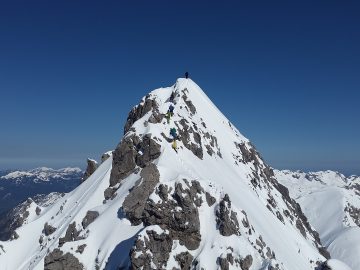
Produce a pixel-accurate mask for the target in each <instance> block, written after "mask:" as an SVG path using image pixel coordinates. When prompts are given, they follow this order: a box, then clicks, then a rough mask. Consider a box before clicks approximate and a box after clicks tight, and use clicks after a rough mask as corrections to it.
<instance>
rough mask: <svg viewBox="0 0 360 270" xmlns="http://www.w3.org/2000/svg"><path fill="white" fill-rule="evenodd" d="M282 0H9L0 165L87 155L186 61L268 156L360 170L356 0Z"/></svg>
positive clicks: (4, 15)
mask: <svg viewBox="0 0 360 270" xmlns="http://www.w3.org/2000/svg"><path fill="white" fill-rule="evenodd" d="M225 2H226V3H225ZM275 2H276V3H273V1H263V2H260V1H155V0H154V1H48V0H44V1H36V0H35V1H27V0H24V1H17V0H14V1H3V2H2V3H1V8H0V93H1V98H0V168H1V169H4V168H14V167H21V168H28V167H34V166H40V165H45V166H53V167H61V166H65V165H66V166H67V165H69V166H73V165H78V166H85V161H86V158H87V157H94V158H99V156H100V155H101V153H102V152H104V151H107V150H110V149H113V148H114V147H115V146H116V144H117V143H118V142H119V140H120V138H121V136H122V132H123V125H124V122H125V119H126V117H127V113H128V111H129V110H130V109H131V107H132V106H133V105H135V104H137V103H138V101H139V100H140V98H141V97H142V96H143V95H145V94H146V93H147V92H149V91H150V90H152V89H154V88H158V87H161V86H170V85H172V84H173V83H174V82H175V80H176V78H177V77H180V76H182V74H183V73H184V71H186V70H187V71H189V72H190V74H191V76H192V78H193V80H194V81H195V82H197V83H198V84H199V85H200V86H201V87H202V88H203V89H204V90H205V91H206V93H207V94H208V95H209V97H210V98H211V99H212V100H213V101H214V103H215V104H216V105H217V106H218V107H219V108H220V109H221V110H222V111H223V112H224V114H225V115H226V116H227V117H228V118H229V119H230V120H231V121H232V122H233V123H234V124H235V125H236V126H237V127H238V128H239V130H240V131H241V132H242V133H243V134H244V135H245V136H247V137H248V138H249V139H250V140H251V141H252V142H253V143H254V144H255V145H256V147H257V149H258V150H259V151H260V152H261V154H262V156H263V157H264V159H265V160H266V161H267V162H268V163H269V164H270V165H272V166H274V167H277V168H290V169H303V170H305V171H306V170H320V169H334V170H339V171H341V172H343V173H345V174H350V173H356V174H360V166H359V164H360V140H359V138H360V124H359V123H360V121H359V116H360V106H359V101H360V94H359V90H360V52H359V51H360V16H359V14H360V5H359V4H358V3H357V1H346V2H344V1H308V2H303V1H301V3H300V1H275ZM290 2H291V3H290Z"/></svg>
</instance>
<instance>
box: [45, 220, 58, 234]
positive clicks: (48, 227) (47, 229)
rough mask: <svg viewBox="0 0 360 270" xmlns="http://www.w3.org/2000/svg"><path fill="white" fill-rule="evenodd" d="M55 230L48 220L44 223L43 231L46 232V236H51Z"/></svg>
mask: <svg viewBox="0 0 360 270" xmlns="http://www.w3.org/2000/svg"><path fill="white" fill-rule="evenodd" d="M55 231H56V228H55V227H53V226H51V225H49V224H48V223H47V222H46V223H45V224H44V229H43V233H44V234H45V236H49V235H51V234H53V233H54V232H55Z"/></svg>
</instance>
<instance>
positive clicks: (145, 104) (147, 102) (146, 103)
mask: <svg viewBox="0 0 360 270" xmlns="http://www.w3.org/2000/svg"><path fill="white" fill-rule="evenodd" d="M150 111H153V113H152V115H153V119H152V122H156V123H160V122H161V120H162V118H163V116H162V115H161V114H160V113H159V111H158V104H157V103H156V101H155V100H153V99H151V96H150V95H147V96H146V97H145V99H144V100H142V101H141V103H140V104H139V105H137V106H135V107H134V108H133V109H132V110H131V111H130V112H129V115H128V117H127V119H126V123H125V126H124V135H125V134H126V133H127V132H128V131H129V130H130V128H131V127H132V125H133V124H134V123H135V122H136V121H137V120H139V119H140V118H142V117H143V116H144V115H145V114H147V113H148V112H150ZM149 120H150V119H149Z"/></svg>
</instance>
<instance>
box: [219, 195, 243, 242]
mask: <svg viewBox="0 0 360 270" xmlns="http://www.w3.org/2000/svg"><path fill="white" fill-rule="evenodd" d="M216 224H217V227H218V229H219V231H220V234H221V235H223V236H230V235H233V234H235V235H240V231H239V229H240V226H239V221H238V219H237V215H236V212H234V211H232V210H231V201H230V198H229V195H228V194H225V196H224V198H223V199H222V200H221V201H220V203H219V208H218V210H217V211H216Z"/></svg>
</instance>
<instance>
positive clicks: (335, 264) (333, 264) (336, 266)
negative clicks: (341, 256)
mask: <svg viewBox="0 0 360 270" xmlns="http://www.w3.org/2000/svg"><path fill="white" fill-rule="evenodd" d="M326 264H327V266H329V267H330V269H331V270H351V268H350V267H349V266H347V265H346V264H345V263H343V262H341V261H339V260H336V259H330V260H328V261H327V262H326Z"/></svg>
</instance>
